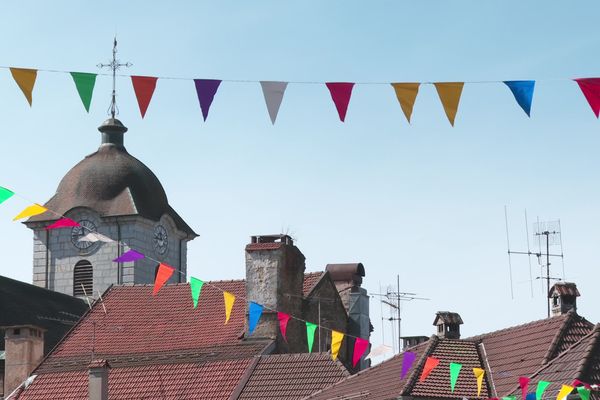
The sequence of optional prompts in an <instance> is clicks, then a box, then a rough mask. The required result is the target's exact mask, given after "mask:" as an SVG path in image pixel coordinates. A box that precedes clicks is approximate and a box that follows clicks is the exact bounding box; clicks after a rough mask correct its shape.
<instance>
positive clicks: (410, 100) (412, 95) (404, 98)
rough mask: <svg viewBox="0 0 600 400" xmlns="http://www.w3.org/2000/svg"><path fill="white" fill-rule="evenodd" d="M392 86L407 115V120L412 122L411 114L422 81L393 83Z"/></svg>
mask: <svg viewBox="0 0 600 400" xmlns="http://www.w3.org/2000/svg"><path fill="white" fill-rule="evenodd" d="M391 85H392V87H393V88H394V91H395V92H396V97H397V98H398V101H399V102H400V107H402V111H403V112H404V115H405V116H406V120H407V121H408V123H410V116H411V115H412V112H413V106H414V105H415V100H416V99H417V94H418V93H419V85H420V83H392V84H391Z"/></svg>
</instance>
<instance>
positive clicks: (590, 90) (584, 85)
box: [574, 78, 600, 118]
mask: <svg viewBox="0 0 600 400" xmlns="http://www.w3.org/2000/svg"><path fill="white" fill-rule="evenodd" d="M574 81H575V82H577V84H578V85H579V88H580V89H581V91H582V92H583V95H584V96H585V98H586V99H587V101H588V103H589V105H590V107H592V111H593V112H594V114H595V115H596V118H598V116H599V115H600V78H580V79H574Z"/></svg>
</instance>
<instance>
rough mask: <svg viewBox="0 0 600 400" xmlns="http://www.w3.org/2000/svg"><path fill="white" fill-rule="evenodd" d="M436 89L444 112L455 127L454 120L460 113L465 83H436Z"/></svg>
mask: <svg viewBox="0 0 600 400" xmlns="http://www.w3.org/2000/svg"><path fill="white" fill-rule="evenodd" d="M434 85H435V89H436V90H437V92H438V96H439V97H440V101H441V102H442V105H443V106H444V111H445V112H446V116H447V117H448V121H450V124H451V125H452V126H454V118H456V112H457V111H458V103H459V102H460V95H461V94H462V90H463V86H464V85H465V83H464V82H437V83H434Z"/></svg>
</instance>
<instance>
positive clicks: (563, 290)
mask: <svg viewBox="0 0 600 400" xmlns="http://www.w3.org/2000/svg"><path fill="white" fill-rule="evenodd" d="M555 290H556V293H558V294H559V295H560V296H575V297H579V296H581V295H580V294H579V290H577V285H575V284H574V283H573V282H563V281H560V282H556V283H555V284H554V286H552V288H550V293H549V295H552V292H553V291H555Z"/></svg>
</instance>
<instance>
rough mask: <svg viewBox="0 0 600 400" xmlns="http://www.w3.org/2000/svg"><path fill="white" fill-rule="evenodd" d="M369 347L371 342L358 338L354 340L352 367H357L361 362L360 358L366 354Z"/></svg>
mask: <svg viewBox="0 0 600 400" xmlns="http://www.w3.org/2000/svg"><path fill="white" fill-rule="evenodd" d="M368 347H369V341H368V340H365V339H362V338H359V337H357V338H356V339H355V340H354V353H353V354H352V366H353V367H356V364H358V362H359V361H360V358H361V357H362V356H363V354H365V351H367V348H368Z"/></svg>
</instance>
